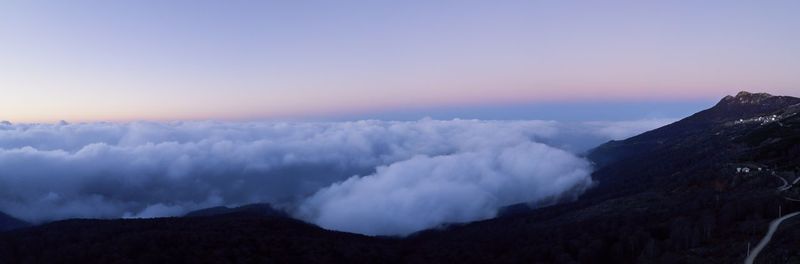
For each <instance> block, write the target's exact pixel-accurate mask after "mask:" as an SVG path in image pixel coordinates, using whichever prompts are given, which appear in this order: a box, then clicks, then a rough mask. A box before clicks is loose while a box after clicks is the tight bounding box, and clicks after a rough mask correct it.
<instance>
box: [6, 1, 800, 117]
mask: <svg viewBox="0 0 800 264" xmlns="http://www.w3.org/2000/svg"><path fill="white" fill-rule="evenodd" d="M798 13H800V2H797V1H659V2H655V1H602V2H600V1H595V2H586V1H501V2H497V1H491V2H490V1H396V2H395V1H335V2H332V1H68V2H67V1H4V2H2V3H0V87H2V93H3V96H2V97H0V112H2V113H3V114H4V116H2V117H1V118H2V119H9V120H12V121H21V122H26V121H28V122H31V121H54V120H59V119H67V120H75V121H98V120H110V121H118V120H119V121H125V120H181V119H193V120H196V119H236V120H241V119H265V118H267V119H269V118H297V117H308V116H314V117H330V116H338V117H339V118H346V117H348V116H376V115H377V114H378V113H387V115H386V116H381V117H384V118H388V117H391V116H393V115H395V114H392V113H399V112H405V113H400V114H398V115H399V116H400V117H404V116H415V117H416V116H421V115H422V114H426V115H433V116H437V115H442V116H448V117H449V116H463V117H465V118H468V117H470V116H484V115H488V116H499V117H505V118H508V117H507V116H505V115H503V111H504V110H502V109H501V108H502V107H504V106H507V107H508V110H507V111H508V115H509V116H528V114H527V113H524V114H522V115H520V114H518V113H517V112H520V111H522V110H520V109H521V108H520V107H519V106H520V105H528V106H530V105H535V104H543V106H536V107H533V108H532V109H534V110H533V113H534V114H536V113H540V112H541V113H544V115H550V114H552V113H548V112H547V111H539V110H536V109H547V108H548V107H549V106H550V105H555V104H561V105H562V106H563V107H561V108H560V109H567V108H570V107H573V106H577V105H584V106H585V107H586V110H584V111H586V112H590V113H595V112H596V111H594V110H592V109H595V108H597V107H595V106H596V105H602V104H606V105H618V104H617V103H619V102H623V103H624V104H621V105H631V106H633V108H631V109H629V111H627V112H636V113H639V112H641V111H639V110H640V109H646V108H648V107H647V105H651V103H655V106H659V107H663V108H665V109H673V108H679V107H683V106H685V105H691V107H690V108H692V109H693V110H694V109H697V108H698V107H694V106H695V105H696V104H697V102H702V103H699V104H701V105H708V103H707V102H713V101H714V100H717V99H718V98H721V97H722V96H724V95H726V94H734V93H736V92H737V91H740V90H750V91H765V92H771V93H776V94H788V95H795V96H798V95H800V88H798V87H800V76H798V75H797V74H796V69H798V68H800V35H798V34H796V32H800V21H798V19H797V16H796V14H798ZM693 102H694V103H693ZM638 105H641V106H638ZM601 108H607V107H605V106H604V107H601ZM424 109H429V110H430V112H425V113H421V114H415V113H417V112H419V111H422V110H424ZM612 109H613V107H612ZM590 110H591V111H590ZM398 111H399V112H398ZM453 111H456V112H455V113H454V114H443V113H450V112H453ZM481 111H487V112H486V113H483V112H481ZM537 111H539V112H537ZM558 111H560V112H563V111H565V110H558ZM576 111H580V110H576ZM659 111H661V112H670V111H672V110H663V109H659V110H658V111H656V112H659ZM477 112H481V113H482V114H475V113H477ZM601 112H602V111H601ZM618 112H619V113H620V114H621V115H628V114H627V113H624V112H625V111H618ZM685 112H686V111H677V112H675V113H678V114H683V113H685ZM650 114H651V112H650V111H645V114H644V116H646V115H650ZM655 114H659V113H655ZM409 118H410V117H409ZM609 118H612V119H619V117H618V116H611V117H609ZM590 119H591V118H590Z"/></svg>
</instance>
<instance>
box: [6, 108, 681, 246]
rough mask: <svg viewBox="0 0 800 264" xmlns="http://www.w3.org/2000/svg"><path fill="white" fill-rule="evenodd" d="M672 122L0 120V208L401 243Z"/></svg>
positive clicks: (569, 180) (554, 189)
mask: <svg viewBox="0 0 800 264" xmlns="http://www.w3.org/2000/svg"><path fill="white" fill-rule="evenodd" d="M672 121H674V120H668V119H648V120H639V121H625V122H578V123H560V122H555V121H536V120H533V121H479V120H449V121H439V120H429V119H423V120H420V121H412V122H388V121H374V120H370V121H356V122H296V123H281V122H249V123H236V122H174V123H151V122H135V123H125V124H117V123H81V124H66V123H61V124H11V123H8V122H4V123H0V211H3V212H6V213H8V214H10V215H13V216H15V217H18V218H21V219H24V220H27V221H31V222H43V221H49V220H58V219H65V218H74V217H81V218H119V217H159V216H177V215H182V214H184V213H186V212H188V211H191V210H196V209H200V208H205V207H211V206H218V205H241V204H247V203H255V202H268V203H272V204H274V205H276V206H278V207H281V208H283V209H285V210H287V211H289V212H290V213H291V214H292V215H293V216H294V217H296V218H298V219H302V220H305V221H308V222H312V223H315V224H318V225H320V226H322V227H324V228H329V229H335V230H341V231H348V232H356V233H362V234H370V235H405V234H409V233H412V232H415V231H419V230H422V229H427V228H432V227H436V226H438V225H441V224H444V223H454V222H469V221H475V220H481V219H487V218H491V217H494V216H495V215H496V214H497V211H498V209H500V208H502V207H504V206H507V205H511V204H515V203H520V202H532V203H536V202H542V201H549V200H552V199H553V198H566V199H570V198H574V197H577V196H578V195H580V194H581V193H582V192H583V191H584V190H585V189H586V188H588V187H590V186H591V184H592V179H591V177H590V174H591V171H592V167H591V164H590V163H589V162H588V161H587V160H585V159H583V158H582V157H581V156H580V155H578V154H580V153H581V152H584V151H586V150H587V149H589V148H590V147H593V146H596V145H598V144H600V143H602V142H605V141H607V140H610V139H623V138H626V137H629V136H632V135H635V134H638V133H640V132H643V131H646V130H650V129H653V128H656V127H659V126H662V125H665V124H667V123H669V122H672Z"/></svg>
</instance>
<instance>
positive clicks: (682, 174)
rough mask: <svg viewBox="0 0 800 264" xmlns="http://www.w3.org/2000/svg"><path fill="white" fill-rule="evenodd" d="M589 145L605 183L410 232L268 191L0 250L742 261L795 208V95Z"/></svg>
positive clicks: (25, 232)
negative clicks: (268, 196)
mask: <svg viewBox="0 0 800 264" xmlns="http://www.w3.org/2000/svg"><path fill="white" fill-rule="evenodd" d="M587 157H588V158H589V159H591V160H592V161H593V162H594V163H595V165H596V171H595V172H594V173H593V178H594V179H595V180H596V181H597V185H596V186H595V187H594V188H592V189H590V190H589V191H587V192H586V193H585V194H584V195H583V196H581V198H580V199H578V200H577V201H573V202H567V203H561V204H557V205H553V206H549V207H544V208H538V209H526V208H524V207H522V206H512V207H509V208H508V210H507V212H506V213H505V214H504V215H503V216H502V217H498V218H495V219H490V220H485V221H480V222H475V223H469V224H461V225H451V226H447V227H442V228H438V229H434V230H427V231H422V232H419V233H416V234H413V235H411V236H409V237H406V238H388V237H367V236H361V235H355V234H348V233H342V232H335V231H329V230H324V229H322V228H319V227H317V226H314V225H311V224H307V223H303V222H300V221H297V220H294V219H290V218H287V217H275V215H274V214H273V213H274V212H275V210H274V209H272V208H271V207H269V206H268V205H255V206H252V207H248V206H245V207H239V208H226V207H218V208H210V209H206V210H200V211H196V212H193V213H190V214H189V215H187V216H188V217H181V218H161V219H134V220H131V219H127V220H68V221H60V222H55V223H50V224H45V225H42V226H37V227H33V228H26V229H20V230H14V231H10V232H4V233H0V262H12V263H41V262H59V261H61V262H64V261H66V262H104V263H118V262H304V263H306V262H314V263H320V262H325V263H330V262H351V263H364V262H369V263H375V262H381V263H733V262H742V261H744V260H745V258H746V257H747V256H748V248H750V249H752V248H755V247H756V245H757V244H758V243H759V241H760V240H761V239H762V237H764V236H765V234H766V233H767V230H768V227H769V226H770V222H772V221H773V220H775V219H778V218H779V217H781V216H785V215H787V214H789V213H790V212H798V211H800V202H796V201H793V199H794V200H800V191H798V189H800V186H796V185H800V184H795V183H798V182H800V99H798V98H794V97H787V96H772V95H769V94H763V93H747V92H741V93H739V94H737V95H735V96H726V97H725V98H723V99H722V100H721V101H720V102H719V103H717V104H716V105H715V106H713V107H712V108H710V109H707V110H704V111H701V112H698V113H696V114H694V115H692V116H689V117H686V118H684V119H682V120H680V121H677V122H675V123H673V124H670V125H667V126H664V127H661V128H658V129H655V130H652V131H649V132H646V133H643V134H640V135H638V136H635V137H632V138H629V139H626V140H621V141H611V142H608V143H606V144H603V145H601V146H599V147H597V148H595V149H594V150H592V151H591V152H590V153H589V154H588V156H587ZM265 212H266V213H265ZM798 244H800V217H797V218H787V219H786V220H785V221H783V222H782V223H781V224H780V225H779V226H778V228H777V229H776V232H775V233H774V235H773V236H772V239H771V240H770V241H769V243H768V244H767V245H766V246H765V247H763V250H762V251H760V253H759V254H758V255H757V258H756V260H757V263H798V262H800V249H798V248H797V245H798ZM165 249H169V250H165ZM753 254H755V253H753Z"/></svg>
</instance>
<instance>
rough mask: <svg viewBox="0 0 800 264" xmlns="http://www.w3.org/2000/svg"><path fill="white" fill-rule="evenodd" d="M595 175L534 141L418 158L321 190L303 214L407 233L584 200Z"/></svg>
mask: <svg viewBox="0 0 800 264" xmlns="http://www.w3.org/2000/svg"><path fill="white" fill-rule="evenodd" d="M589 173H590V166H589V164H588V163H587V162H586V161H585V160H582V159H579V158H577V157H575V156H574V155H572V154H569V153H567V152H565V151H563V150H559V149H555V148H552V147H548V146H546V145H543V144H539V143H533V142H518V143H517V144H511V145H503V144H501V145H496V146H487V147H486V148H483V149H481V150H474V151H467V152H459V153H454V154H449V155H441V156H434V157H431V156H415V157H413V158H411V159H409V160H405V161H401V162H397V163H394V164H391V165H389V166H384V167H380V168H378V171H377V172H376V173H375V174H372V175H368V176H365V177H357V176H354V177H351V178H350V179H348V180H346V181H344V182H342V183H337V184H334V185H332V186H330V187H328V188H325V189H322V190H320V191H319V192H317V194H315V195H314V196H313V197H311V198H309V199H308V200H306V202H305V203H304V204H303V205H302V206H301V207H300V210H299V213H298V214H299V215H300V217H301V218H303V219H306V220H309V221H311V222H314V223H317V224H319V225H321V226H322V227H326V228H330V229H335V230H344V231H349V232H356V233H362V234H370V235H398V234H400V235H403V234H409V233H412V232H415V231H420V230H423V229H428V228H432V227H436V226H438V225H441V224H443V223H460V222H469V221H475V220H481V219H487V218H491V217H494V216H495V214H496V213H497V211H498V209H500V208H501V207H503V206H508V205H512V204H516V203H523V202H540V201H542V200H545V199H553V198H554V197H558V196H562V195H577V194H580V193H582V192H583V190H584V189H585V188H586V187H588V186H589V185H590V184H591V178H590V177H589Z"/></svg>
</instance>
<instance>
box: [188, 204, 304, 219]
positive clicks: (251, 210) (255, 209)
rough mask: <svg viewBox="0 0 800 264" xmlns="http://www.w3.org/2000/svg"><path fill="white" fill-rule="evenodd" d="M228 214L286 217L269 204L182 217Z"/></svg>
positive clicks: (212, 209) (194, 212) (195, 213)
mask: <svg viewBox="0 0 800 264" xmlns="http://www.w3.org/2000/svg"><path fill="white" fill-rule="evenodd" d="M229 214H249V215H254V216H275V217H288V215H287V214H286V213H285V212H283V211H280V210H276V209H275V208H273V207H272V205H270V204H266V203H259V204H248V205H243V206H239V207H225V206H217V207H211V208H206V209H200V210H196V211H192V212H189V213H187V214H186V215H184V217H205V216H220V215H229Z"/></svg>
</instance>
